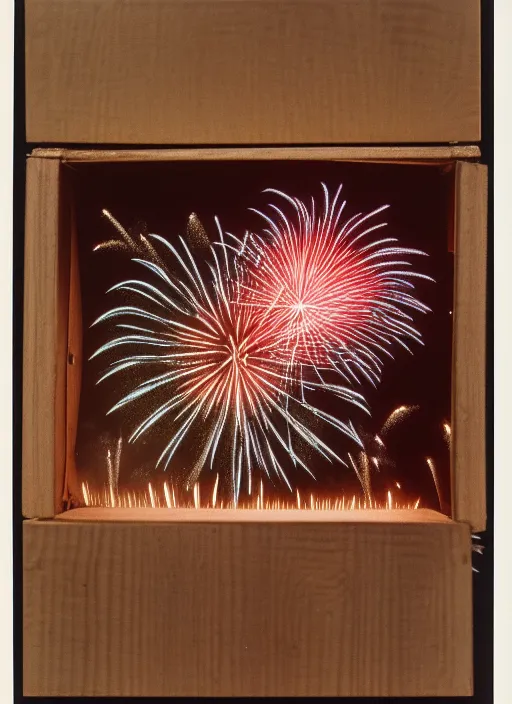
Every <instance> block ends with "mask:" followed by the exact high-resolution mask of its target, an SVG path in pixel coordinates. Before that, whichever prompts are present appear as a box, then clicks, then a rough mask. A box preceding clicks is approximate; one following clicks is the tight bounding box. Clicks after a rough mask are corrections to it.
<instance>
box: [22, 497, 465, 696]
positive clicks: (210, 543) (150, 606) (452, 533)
mask: <svg viewBox="0 0 512 704" xmlns="http://www.w3.org/2000/svg"><path fill="white" fill-rule="evenodd" d="M127 510H129V509H127ZM293 513H295V512H293ZM391 513H393V512H391ZM427 513H428V512H427ZM235 520H236V519H235ZM263 520H264V519H262V522H259V523H239V522H235V521H232V522H223V523H216V522H214V521H206V522H203V523H197V522H192V521H187V522H179V521H178V522H173V523H172V522H167V523H137V522H122V523H118V522H117V523H116V522H94V521H88V522H87V521H76V522H75V521H57V520H54V521H44V522H40V521H28V522H25V524H24V546H23V559H24V580H23V581H24V636H23V646H24V694H25V695H27V696H34V695H40V696H47V697H53V696H61V695H63V696H119V697H130V696H211V697H224V696H349V697H352V696H383V697H384V696H386V697H387V696H393V697H399V696H444V697H446V696H457V695H460V696H467V695H470V694H471V693H472V630H471V629H472V606H471V544H470V534H469V527H468V526H466V525H463V524H455V523H452V522H449V521H446V522H444V521H443V522H430V521H429V519H428V516H427V515H426V516H425V522H423V523H397V522H389V521H386V519H383V520H382V521H380V522H373V523H366V522H364V521H360V522H358V523H351V522H349V521H350V519H346V518H345V519H344V520H336V521H332V522H330V523H328V522H322V523H312V522H301V521H300V520H298V519H295V520H294V522H277V523H276V522H266V521H265V522H263Z"/></svg>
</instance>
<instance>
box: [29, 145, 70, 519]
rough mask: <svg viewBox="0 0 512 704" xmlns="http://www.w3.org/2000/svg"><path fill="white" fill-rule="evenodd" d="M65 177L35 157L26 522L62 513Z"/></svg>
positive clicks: (31, 206) (66, 301)
mask: <svg viewBox="0 0 512 704" xmlns="http://www.w3.org/2000/svg"><path fill="white" fill-rule="evenodd" d="M61 175H62V174H61V164H60V162H59V161H56V160H50V159H37V158H35V159H34V158H33V159H29V160H28V163H27V190H26V194H27V195H26V198H27V203H26V214H25V282H24V319H23V320H24V325H23V440H22V442H23V483H22V510H23V515H24V516H25V517H26V518H32V517H49V516H53V515H55V513H56V512H58V511H61V510H62V504H61V502H62V489H63V485H64V470H65V462H66V457H65V447H66V439H65V438H66V356H67V355H66V350H67V324H68V308H69V298H68V286H69V242H68V240H67V238H66V233H65V228H64V227H63V210H62V190H61V186H62V183H61V182H62V178H61Z"/></svg>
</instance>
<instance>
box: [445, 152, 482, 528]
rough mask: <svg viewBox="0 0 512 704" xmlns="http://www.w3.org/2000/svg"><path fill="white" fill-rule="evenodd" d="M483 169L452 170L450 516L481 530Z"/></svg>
mask: <svg viewBox="0 0 512 704" xmlns="http://www.w3.org/2000/svg"><path fill="white" fill-rule="evenodd" d="M486 258H487V167H486V166H482V165H481V164H468V163H465V162H458V163H457V165H456V171H455V291H454V294H455V300H456V302H457V303H456V306H455V309H454V320H453V376H452V388H453V396H452V418H453V420H452V424H453V442H452V516H453V518H454V519H455V520H457V521H465V522H467V523H469V524H470V526H471V527H472V529H473V530H475V531H482V530H485V525H486V503H485V496H486V491H485V476H486V456H485V383H486V379H485V357H486V329H485V326H486V268H487V262H486Z"/></svg>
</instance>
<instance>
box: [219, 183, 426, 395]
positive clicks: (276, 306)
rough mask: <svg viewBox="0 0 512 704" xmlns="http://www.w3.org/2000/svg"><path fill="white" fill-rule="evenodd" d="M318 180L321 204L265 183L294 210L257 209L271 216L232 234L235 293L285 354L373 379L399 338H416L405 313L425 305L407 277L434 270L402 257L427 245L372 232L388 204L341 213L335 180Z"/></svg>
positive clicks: (293, 360)
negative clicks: (330, 183)
mask: <svg viewBox="0 0 512 704" xmlns="http://www.w3.org/2000/svg"><path fill="white" fill-rule="evenodd" d="M322 187H323V191H324V202H323V207H322V208H321V209H318V208H317V206H316V203H315V201H314V200H313V199H312V200H311V206H310V207H309V208H308V207H307V206H306V205H305V204H304V203H303V202H302V201H300V200H299V199H298V198H292V197H290V196H288V195H286V194H285V193H282V192H280V191H277V190H274V189H268V190H267V191H266V192H268V193H272V194H274V195H277V196H279V197H280V198H281V199H283V200H284V201H285V203H286V204H287V208H288V210H291V216H288V215H287V214H286V207H285V210H282V209H281V208H279V207H278V206H276V205H274V204H271V205H270V208H271V210H272V217H270V216H269V215H267V214H265V213H263V212H260V211H258V210H255V211H254V212H256V213H257V214H258V215H260V216H261V217H262V218H263V219H264V221H265V223H266V225H267V227H266V228H265V229H264V230H263V231H262V233H261V234H253V233H249V232H248V233H246V235H245V237H244V238H243V239H240V238H237V237H235V236H234V235H231V234H229V235H228V237H229V238H230V244H229V245H228V246H230V247H232V248H233V250H234V251H235V252H236V255H237V262H238V266H239V267H240V269H241V270H242V271H243V273H242V274H241V280H242V293H243V295H242V296H241V303H242V305H244V306H246V307H248V308H249V309H250V310H252V311H253V312H254V313H255V314H259V315H260V316H264V317H265V319H266V324H267V325H269V326H270V327H271V328H272V329H273V331H274V337H275V338H276V342H277V341H278V342H279V345H278V346H279V351H280V354H281V357H282V359H283V360H286V361H287V362H288V363H289V364H294V363H300V364H304V365H309V366H311V367H313V368H314V369H315V370H316V371H317V374H318V376H321V374H320V372H321V370H323V369H334V370H336V372H338V373H339V374H341V375H342V376H343V377H344V379H345V380H346V381H347V382H350V383H352V382H354V381H356V382H359V381H360V380H361V379H362V378H365V379H366V380H368V381H370V382H371V383H372V384H375V383H376V382H377V381H378V380H379V378H380V374H381V370H382V365H383V358H384V357H386V356H387V357H392V356H393V346H394V345H395V343H396V344H398V345H401V346H402V347H404V348H405V349H406V350H408V351H409V352H410V351H411V350H410V348H409V345H408V342H409V341H413V342H416V343H420V344H421V336H420V333H419V332H418V331H417V330H416V329H415V328H414V327H413V318H412V316H411V315H410V313H411V312H420V313H425V312H427V311H428V310H429V309H428V308H427V306H425V305H424V304H423V303H421V302H419V301H418V300H417V299H416V298H415V297H414V295H413V290H414V285H413V284H412V282H411V279H414V278H422V279H428V280H431V279H429V277H428V276H425V275H424V274H419V273H417V272H414V271H412V270H411V269H410V266H411V264H410V262H408V261H406V259H404V257H407V256H409V255H423V254H424V253H423V252H421V251H419V250H416V249H407V248H404V247H400V246H398V245H397V240H396V239H395V238H392V237H386V238H379V239H376V240H369V236H370V235H371V233H375V232H377V231H379V230H381V229H382V228H383V227H385V225H386V223H382V222H380V223H379V222H377V223H376V224H372V223H373V221H374V219H375V217H376V216H378V215H380V214H381V213H382V212H383V211H384V210H385V209H386V208H387V207H388V206H386V205H385V206H383V207H380V208H378V209H376V210H374V211H373V212H371V213H368V214H357V215H355V216H354V217H352V218H350V219H348V220H346V221H344V222H343V221H342V214H343V211H344V208H345V205H346V201H345V202H340V192H341V186H340V187H339V188H338V190H337V192H336V193H335V195H334V197H333V198H332V199H331V198H330V197H329V192H328V190H327V188H326V187H325V185H324V184H322ZM290 206H291V208H290ZM408 311H409V312H408Z"/></svg>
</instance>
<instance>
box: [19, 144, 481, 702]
mask: <svg viewBox="0 0 512 704" xmlns="http://www.w3.org/2000/svg"><path fill="white" fill-rule="evenodd" d="M477 154H478V151H477V150H475V149H474V148H466V147H461V148H457V147H452V148H429V149H423V148H409V149H407V148H404V149H398V150H396V149H395V150H392V151H390V150H387V149H385V148H382V149H379V148H374V149H373V150H372V152H371V154H369V153H368V150H363V151H362V152H361V155H362V159H358V156H359V150H358V149H357V148H354V149H347V148H332V149H313V148H311V149H306V150H304V149H299V148H296V149H289V148H288V149H287V148H283V149H257V148H255V149H247V150H215V149H212V150H193V151H191V150H155V151H145V152H144V151H140V152H139V151H133V152H126V151H124V152H103V151H97V150H84V151H73V150H36V151H35V152H34V153H33V154H32V155H31V156H30V158H29V159H28V163H27V221H26V248H25V252H26V265H25V277H26V279H25V291H26V293H25V358H24V368H25V375H24V378H25V383H24V389H25V395H24V424H25V425H24V447H23V449H24V469H23V511H24V516H25V517H26V518H34V519H35V520H29V521H26V522H25V524H24V544H25V549H24V565H25V567H24V595H25V599H24V613H25V636H24V648H25V651H24V652H25V691H26V693H27V694H36V693H37V694H46V695H51V694H66V695H95V694H97V695H100V694H102V695H103V694H109V695H123V696H127V695H213V696H226V695H237V696H242V695H255V694H258V695H274V696H277V695H282V696H283V695H301V694H302V695H307V694H311V695H331V696H334V695H337V696H339V695H345V696H349V695H431V694H440V695H441V694H443V695H449V694H469V693H470V692H471V687H472V684H471V682H472V674H471V673H472V647H471V642H472V635H471V627H472V616H471V611H472V605H471V579H472V576H471V531H481V530H483V529H484V527H485V463H484V449H485V445H484V359H485V355H484V352H485V246H486V243H485V240H486V222H485V203H486V169H485V167H483V166H481V165H480V164H478V163H475V162H474V161H473V160H474V158H475V157H476V156H477ZM462 157H467V160H464V159H463V158H462ZM289 159H293V160H300V161H301V163H303V162H304V161H307V160H311V161H312V162H313V161H314V162H315V163H318V162H323V161H324V162H325V163H326V164H327V162H331V163H332V162H343V161H347V160H348V161H351V162H357V163H360V164H364V163H367V164H368V165H370V164H371V163H374V162H380V163H386V162H387V163H388V164H389V168H394V166H393V164H396V163H400V162H408V163H410V162H414V163H416V164H417V166H418V168H421V169H439V168H440V167H442V168H443V169H444V170H451V171H452V177H453V189H452V192H453V213H454V219H453V247H454V253H455V274H454V303H453V310H454V314H453V375H452V381H453V386H452V402H453V407H452V461H451V483H452V492H451V493H452V507H451V517H447V516H444V515H442V514H441V513H438V512H436V511H433V510H428V509H424V510H422V509H418V510H411V511H406V510H403V511H399V510H394V511H378V510H361V511H357V510H356V511H345V512H339V511H338V512H335V511H289V512H286V511H281V512H280V511H269V510H266V511H251V510H243V509H240V510H233V511H227V510H226V511H222V510H220V511H219V510H213V511H208V510H207V509H200V510H199V511H194V510H192V511H187V510H184V509H176V510H173V509H136V508H134V509H108V508H72V506H73V505H74V503H73V496H77V495H78V493H79V489H78V488H77V480H76V475H75V467H74V452H75V437H76V428H77V417H78V398H79V393H80V381H81V375H82V369H81V358H82V346H81V339H82V327H81V326H82V322H81V299H80V280H79V275H78V272H79V266H78V264H79V263H78V246H77V244H78V243H77V237H78V235H77V232H78V230H77V228H76V226H75V223H76V218H75V203H74V198H76V192H75V190H74V187H73V186H72V183H71V182H72V177H73V175H74V174H75V173H76V172H78V171H79V169H80V166H81V165H83V162H84V161H87V162H89V163H90V162H104V163H105V162H106V163H108V162H111V163H116V162H117V163H119V162H123V161H124V162H130V167H131V169H132V170H133V169H134V168H135V170H136V168H137V164H141V162H146V163H149V162H162V161H163V162H167V163H169V164H171V166H172V162H176V163H178V162H180V163H183V162H184V161H187V160H191V161H194V162H196V163H198V164H199V168H200V162H201V161H202V160H205V161H207V162H210V163H211V162H212V161H217V160H218V161H224V162H225V161H230V160H242V161H245V162H250V161H251V160H255V161H258V162H261V161H265V160H271V161H273V162H274V163H275V162H279V161H283V160H285V161H286V160H289ZM139 168H140V167H139ZM382 168H386V167H385V166H384V167H382ZM75 187H76V186H75ZM48 399H52V400H53V403H51V404H48ZM67 508H71V510H66V509H67ZM134 662H137V665H134V664H133V663H134Z"/></svg>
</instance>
